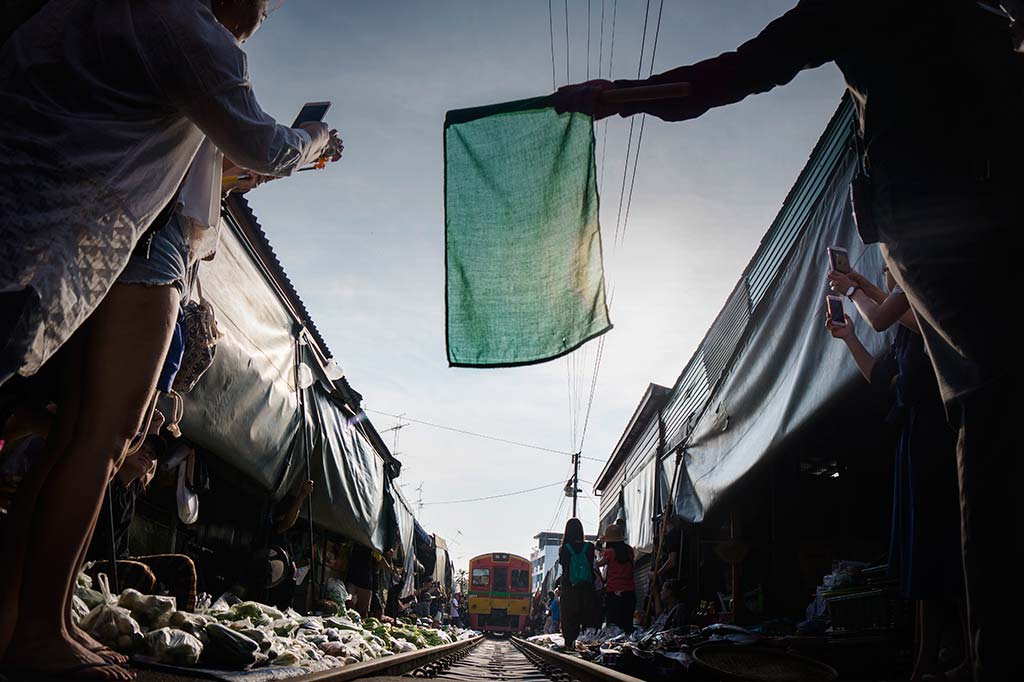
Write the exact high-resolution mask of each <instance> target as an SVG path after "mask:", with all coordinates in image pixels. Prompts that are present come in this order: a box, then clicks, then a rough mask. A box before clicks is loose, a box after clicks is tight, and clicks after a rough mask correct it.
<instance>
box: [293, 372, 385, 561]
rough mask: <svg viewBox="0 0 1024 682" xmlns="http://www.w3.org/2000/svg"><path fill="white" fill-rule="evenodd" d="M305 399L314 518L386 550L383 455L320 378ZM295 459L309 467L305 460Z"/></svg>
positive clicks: (300, 464)
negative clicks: (311, 429)
mask: <svg viewBox="0 0 1024 682" xmlns="http://www.w3.org/2000/svg"><path fill="white" fill-rule="evenodd" d="M306 401H307V403H306V409H307V410H308V412H309V415H310V417H311V418H312V420H313V423H314V424H315V425H316V428H315V430H314V432H313V433H312V434H311V438H310V466H311V469H312V476H313V481H314V483H315V487H314V488H313V496H312V497H313V522H314V523H316V524H317V525H319V526H322V527H324V528H326V529H327V530H330V531H333V532H335V533H340V534H342V535H344V536H345V537H348V538H351V539H353V540H355V541H357V542H359V543H361V544H364V545H367V546H368V547H372V548H374V549H376V550H378V551H384V549H385V545H386V544H387V539H388V538H387V524H386V519H385V516H384V494H385V486H386V485H387V479H386V477H385V474H384V460H382V459H381V458H380V456H379V455H378V454H377V453H376V451H374V449H373V447H371V446H370V443H369V442H368V441H367V440H366V438H365V437H364V436H363V434H362V433H361V432H360V430H359V427H358V424H355V423H353V421H352V420H350V419H349V418H348V417H347V416H346V415H345V414H344V413H343V412H342V410H341V409H340V408H339V406H338V405H336V404H335V403H334V401H333V400H332V399H331V398H330V397H329V396H328V395H327V393H326V391H324V390H323V388H322V386H321V384H320V383H319V382H317V383H315V384H314V385H313V386H312V387H310V388H309V389H307V390H306ZM293 464H294V465H296V466H301V467H305V462H304V461H303V462H299V461H298V460H296V461H295V462H293Z"/></svg>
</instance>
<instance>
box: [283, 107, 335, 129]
mask: <svg viewBox="0 0 1024 682" xmlns="http://www.w3.org/2000/svg"><path fill="white" fill-rule="evenodd" d="M330 108H331V103H330V102H306V103H305V104H303V105H302V108H301V109H299V115H298V116H296V117H295V122H294V123H292V128H298V127H299V125H301V124H303V123H309V122H310V121H322V120H324V116H326V115H327V110H328V109H330Z"/></svg>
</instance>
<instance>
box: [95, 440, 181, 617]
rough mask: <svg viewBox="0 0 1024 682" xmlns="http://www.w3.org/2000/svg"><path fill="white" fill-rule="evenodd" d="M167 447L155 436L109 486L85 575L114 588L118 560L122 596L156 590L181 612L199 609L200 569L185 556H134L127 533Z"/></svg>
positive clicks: (118, 581)
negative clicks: (103, 579) (100, 576)
mask: <svg viewBox="0 0 1024 682" xmlns="http://www.w3.org/2000/svg"><path fill="white" fill-rule="evenodd" d="M166 449H167V445H166V443H165V441H164V439H163V438H161V437H160V436H159V435H156V434H153V433H151V434H150V435H149V436H147V437H146V439H145V441H144V442H143V443H142V446H141V447H140V448H139V449H138V451H136V452H135V453H134V454H132V455H129V456H128V457H126V458H125V460H124V463H123V464H122V465H121V468H120V469H118V471H117V473H116V474H115V475H114V478H113V480H112V481H111V482H110V494H109V495H108V496H105V497H104V500H103V508H102V510H101V511H100V517H99V520H98V521H97V523H96V532H95V533H94V534H93V537H92V542H91V543H90V544H89V550H88V553H87V555H86V559H87V561H92V562H95V563H94V564H93V565H92V566H90V567H89V568H88V569H87V570H86V572H87V573H88V574H90V575H91V576H93V577H95V576H96V575H98V574H100V573H106V574H107V575H108V577H110V578H111V583H113V574H112V571H111V567H110V558H111V556H114V557H116V558H117V583H118V587H119V588H120V589H121V590H124V589H126V588H129V587H130V588H134V589H136V590H138V591H139V592H142V593H143V594H153V592H154V590H155V589H156V588H157V586H158V585H159V586H161V587H162V588H163V589H164V590H166V592H167V593H169V594H170V595H171V596H173V597H175V599H176V600H177V606H178V609H179V610H182V611H193V610H194V609H195V606H196V567H195V564H194V563H192V559H190V558H189V557H187V556H185V555H184V554H160V555H156V556H132V555H131V551H130V549H129V546H128V529H129V526H131V523H132V518H133V517H134V516H135V501H136V499H137V498H138V496H139V495H140V494H142V493H143V492H144V491H145V490H146V486H148V485H149V483H150V482H151V481H152V480H153V476H154V474H155V473H156V464H157V460H158V459H159V458H160V457H161V456H163V455H164V454H165V453H166Z"/></svg>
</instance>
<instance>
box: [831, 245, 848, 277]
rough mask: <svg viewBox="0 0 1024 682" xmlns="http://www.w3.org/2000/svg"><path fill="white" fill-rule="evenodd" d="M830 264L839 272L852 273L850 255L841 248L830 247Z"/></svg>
mask: <svg viewBox="0 0 1024 682" xmlns="http://www.w3.org/2000/svg"><path fill="white" fill-rule="evenodd" d="M827 250H828V263H829V265H831V266H832V269H833V270H835V271H837V272H850V271H851V270H853V268H851V267H850V254H849V253H848V252H847V250H846V249H844V248H843V247H841V246H830V247H828V249H827Z"/></svg>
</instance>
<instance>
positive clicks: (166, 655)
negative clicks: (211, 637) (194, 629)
mask: <svg viewBox="0 0 1024 682" xmlns="http://www.w3.org/2000/svg"><path fill="white" fill-rule="evenodd" d="M146 650H147V651H148V652H149V654H150V655H151V656H152V657H153V658H155V659H156V660H158V661H159V662H161V663H168V664H170V665H195V664H196V663H198V662H199V657H200V655H202V653H203V643H202V642H200V641H199V638H198V637H196V636H194V635H190V634H189V633H187V632H184V631H183V630H174V629H171V628H160V629H158V630H153V631H152V632H150V633H149V634H148V635H146Z"/></svg>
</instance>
